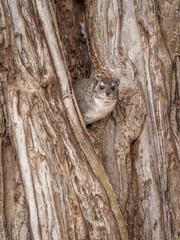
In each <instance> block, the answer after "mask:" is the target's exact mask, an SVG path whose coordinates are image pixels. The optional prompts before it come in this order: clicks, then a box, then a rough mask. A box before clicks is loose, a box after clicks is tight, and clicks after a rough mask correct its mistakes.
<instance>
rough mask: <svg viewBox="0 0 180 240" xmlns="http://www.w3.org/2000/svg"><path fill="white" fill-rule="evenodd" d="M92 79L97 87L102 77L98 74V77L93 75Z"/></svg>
mask: <svg viewBox="0 0 180 240" xmlns="http://www.w3.org/2000/svg"><path fill="white" fill-rule="evenodd" d="M92 81H93V83H94V84H93V86H94V88H95V87H96V86H97V85H98V83H99V82H100V81H101V78H100V77H98V76H96V77H93V79H92Z"/></svg>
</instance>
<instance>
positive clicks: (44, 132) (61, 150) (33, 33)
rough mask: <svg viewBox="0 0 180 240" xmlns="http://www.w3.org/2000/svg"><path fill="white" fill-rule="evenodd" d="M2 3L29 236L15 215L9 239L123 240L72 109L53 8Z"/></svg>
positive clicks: (8, 91) (11, 119)
mask: <svg viewBox="0 0 180 240" xmlns="http://www.w3.org/2000/svg"><path fill="white" fill-rule="evenodd" d="M2 3H3V4H2V14H1V17H3V18H4V24H5V28H4V29H5V31H4V32H3V35H2V37H3V50H2V51H1V53H2V56H3V59H4V60H3V61H4V63H5V64H7V65H8V66H9V69H10V71H9V73H8V75H7V78H6V77H3V82H4V85H5V89H4V90H5V97H6V102H7V104H6V107H7V114H8V124H9V128H10V134H11V140H12V143H13V146H14V149H15V151H16V155H17V159H18V163H19V167H20V173H21V178H22V183H23V187H24V191H25V195H26V200H27V207H26V210H25V211H27V210H29V221H27V222H26V221H25V222H24V225H25V226H24V228H25V229H27V231H26V233H25V231H24V232H23V231H22V222H19V225H18V226H17V225H16V219H19V213H18V211H17V212H16V211H15V215H14V219H13V220H12V218H8V220H9V221H12V222H13V223H14V224H15V226H14V229H18V228H19V230H18V231H17V232H18V233H17V234H15V235H14V236H13V234H12V236H13V237H12V238H15V237H16V238H18V239H23V237H24V236H25V234H27V233H28V232H31V237H30V238H34V239H43V240H44V239H98V240H99V239H114V240H116V239H120V235H121V239H128V235H127V227H126V224H125V222H124V220H123V217H122V214H121V212H120V209H119V206H118V202H117V200H116V197H115V194H114V191H113V189H112V186H111V185H110V183H109V181H108V178H107V176H106V175H105V172H104V169H103V167H102V165H101V164H100V163H99V162H98V159H97V156H96V154H95V152H94V149H93V147H92V145H91V142H90V140H89V137H88V136H87V134H86V133H85V132H84V130H82V125H81V123H80V122H79V119H78V116H77V113H76V110H75V109H74V107H73V102H74V100H73V101H72V96H71V95H72V93H71V90H70V88H69V82H70V77H69V73H68V70H67V66H66V62H65V57H64V54H63V47H62V44H61V41H60V38H59V36H58V29H57V25H56V21H55V16H54V13H53V11H52V7H51V4H50V2H47V1H40V0H37V1H21V2H19V1H16V0H12V1H10V0H8V1H7V2H4V1H2ZM7 36H9V37H8V38H7ZM0 50H1V49H0ZM59 84H60V87H59ZM66 113H67V115H66ZM69 123H70V124H69ZM71 129H72V130H73V134H72V130H71ZM4 159H5V158H4ZM89 164H90V166H91V168H92V170H93V171H92V170H91V168H90V167H89ZM6 166H7V165H6ZM7 167H8V166H7ZM6 171H7V172H6V174H8V168H7V169H6ZM9 172H10V170H9ZM6 189H7V188H6ZM22 191H23V190H22ZM22 195H23V194H22ZM7 196H8V194H7ZM14 198H15V196H14ZM16 199H18V197H17V196H16ZM16 204H17V206H18V204H20V203H19V202H16ZM26 216H28V215H26ZM23 217H25V215H23ZM12 222H8V226H10V225H11V223H12ZM17 223H18V222H17ZM11 226H12V225H11ZM118 227H119V229H118ZM14 229H12V231H14ZM119 230H120V231H119ZM20 233H21V234H22V235H20ZM27 236H28V235H27Z"/></svg>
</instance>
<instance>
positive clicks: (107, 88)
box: [94, 77, 120, 100]
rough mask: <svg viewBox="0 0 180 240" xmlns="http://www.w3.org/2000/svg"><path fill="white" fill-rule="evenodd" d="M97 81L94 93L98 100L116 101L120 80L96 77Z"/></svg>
mask: <svg viewBox="0 0 180 240" xmlns="http://www.w3.org/2000/svg"><path fill="white" fill-rule="evenodd" d="M95 79H96V80H97V82H96V85H95V88H94V92H95V95H96V97H97V98H101V99H102V98H105V99H107V100H108V99H109V100H110V99H116V98H117V96H118V86H119V83H120V80H119V79H117V78H114V79H113V78H101V77H95Z"/></svg>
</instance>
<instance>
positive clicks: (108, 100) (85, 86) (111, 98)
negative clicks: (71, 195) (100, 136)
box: [73, 77, 120, 125]
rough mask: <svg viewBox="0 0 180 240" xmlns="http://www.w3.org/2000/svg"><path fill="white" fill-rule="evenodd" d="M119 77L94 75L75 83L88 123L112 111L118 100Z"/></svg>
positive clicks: (82, 110)
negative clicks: (91, 77)
mask: <svg viewBox="0 0 180 240" xmlns="http://www.w3.org/2000/svg"><path fill="white" fill-rule="evenodd" d="M119 83H120V80H119V79H116V78H115V79H114V78H103V77H94V78H93V79H82V80H79V81H76V82H74V83H73V89H74V94H75V97H76V100H77V102H78V105H79V108H80V111H81V114H82V115H83V117H84V121H85V123H86V125H87V124H90V123H93V122H96V121H98V120H100V119H102V118H104V117H105V116H106V115H107V114H108V113H110V112H111V111H112V110H113V108H114V106H115V104H116V101H117V97H118V85H119Z"/></svg>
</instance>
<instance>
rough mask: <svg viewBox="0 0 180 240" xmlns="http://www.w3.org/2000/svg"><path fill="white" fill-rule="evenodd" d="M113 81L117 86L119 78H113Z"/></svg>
mask: <svg viewBox="0 0 180 240" xmlns="http://www.w3.org/2000/svg"><path fill="white" fill-rule="evenodd" d="M114 81H115V83H116V85H117V86H119V84H120V80H119V79H118V78H114Z"/></svg>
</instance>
